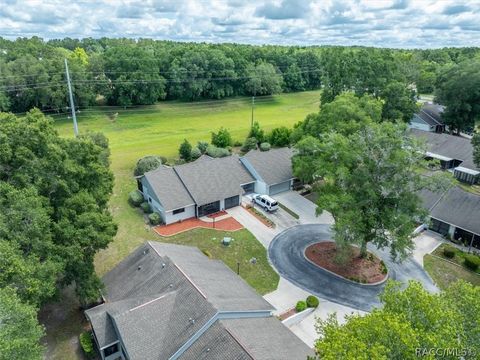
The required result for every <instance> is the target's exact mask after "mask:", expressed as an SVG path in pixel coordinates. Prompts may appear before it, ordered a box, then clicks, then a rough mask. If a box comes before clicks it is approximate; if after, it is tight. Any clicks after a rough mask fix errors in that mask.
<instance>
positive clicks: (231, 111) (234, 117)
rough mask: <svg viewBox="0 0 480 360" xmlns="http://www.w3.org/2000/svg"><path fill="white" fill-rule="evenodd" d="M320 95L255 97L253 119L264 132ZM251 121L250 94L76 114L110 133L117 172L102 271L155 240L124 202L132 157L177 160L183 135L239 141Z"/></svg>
mask: <svg viewBox="0 0 480 360" xmlns="http://www.w3.org/2000/svg"><path fill="white" fill-rule="evenodd" d="M319 98H320V92H319V91H311V92H302V93H293V94H282V95H275V96H265V97H258V98H257V99H256V104H255V120H257V121H259V122H260V124H261V126H262V128H264V129H265V130H266V131H268V130H270V129H272V128H274V127H278V126H282V125H283V126H287V127H292V126H293V125H294V124H295V123H297V122H298V121H301V120H303V119H304V118H305V116H306V115H307V114H309V113H312V112H317V111H318V109H319ZM55 120H56V124H57V129H58V131H59V133H60V134H61V135H62V136H66V137H70V136H73V130H72V121H71V119H67V118H58V117H57V118H56V119H55ZM250 121H251V98H248V97H241V98H233V99H228V100H217V101H212V100H208V101H201V102H195V103H188V102H178V101H167V102H162V103H159V104H158V105H154V106H145V107H140V108H135V109H126V110H123V109H121V108H110V107H104V108H102V107H99V108H95V109H87V110H84V111H81V112H80V114H79V116H78V126H79V130H80V133H84V132H86V131H89V130H92V131H100V132H103V133H104V134H105V135H106V136H107V137H108V139H109V141H110V148H111V153H112V154H111V160H112V164H111V167H112V170H113V172H114V174H115V188H114V194H113V196H112V199H111V210H112V213H113V215H114V218H115V221H116V222H117V224H118V233H117V236H116V237H115V240H114V242H113V243H111V244H110V246H109V248H108V249H106V250H104V251H101V252H100V253H99V254H98V256H97V258H96V269H97V272H98V273H99V274H100V275H103V274H104V273H105V272H106V271H108V270H109V269H111V268H112V267H113V266H114V265H115V264H116V263H118V262H119V261H120V260H121V259H122V258H123V257H124V256H125V255H127V254H128V253H129V252H130V251H131V250H132V249H134V248H135V247H136V246H138V245H139V244H140V243H142V242H143V241H145V240H159V237H158V236H157V235H156V234H154V233H152V232H151V231H150V230H149V227H148V226H146V225H145V223H144V219H143V217H142V216H140V214H139V212H138V211H137V210H136V209H133V208H131V207H130V206H129V205H128V203H127V197H128V193H129V192H130V191H131V190H133V189H135V187H136V184H135V181H134V179H133V177H132V173H133V168H134V166H135V163H136V161H137V160H138V159H139V158H140V157H142V156H145V155H152V154H155V155H162V156H165V157H167V158H175V157H177V156H178V155H177V152H178V147H179V146H180V143H181V142H182V141H183V139H187V140H189V141H190V142H191V143H192V144H195V143H196V142H197V141H198V140H207V141H210V134H211V132H212V131H217V130H218V129H219V128H220V127H221V126H223V127H225V128H227V129H228V130H229V131H230V132H231V134H232V137H233V140H234V141H243V140H244V139H245V137H246V135H247V133H248V131H249V128H250Z"/></svg>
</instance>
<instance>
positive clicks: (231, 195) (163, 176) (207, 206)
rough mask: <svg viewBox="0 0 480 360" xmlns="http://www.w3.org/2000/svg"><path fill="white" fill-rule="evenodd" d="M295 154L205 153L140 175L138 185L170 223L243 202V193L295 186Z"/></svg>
mask: <svg viewBox="0 0 480 360" xmlns="http://www.w3.org/2000/svg"><path fill="white" fill-rule="evenodd" d="M292 155H293V151H292V149H289V148H279V149H272V150H270V151H265V152H263V151H258V150H252V151H250V152H248V153H247V154H246V155H245V156H243V157H239V156H238V155H231V156H227V157H223V158H212V157H210V156H207V155H202V156H201V157H200V158H198V159H197V160H195V161H193V162H190V163H187V164H182V165H177V166H173V167H169V166H160V167H159V168H158V169H155V170H152V171H149V172H146V173H145V174H144V175H143V176H141V177H140V178H138V179H137V181H138V189H139V190H140V191H141V192H142V194H143V196H144V198H145V200H146V201H148V202H149V203H150V205H151V206H152V208H153V210H154V211H156V212H158V213H159V214H160V216H161V217H162V220H163V222H164V223H165V224H171V223H174V222H177V221H181V220H185V219H188V218H192V217H201V216H205V215H208V214H211V213H215V212H218V211H220V210H226V209H229V208H231V207H234V206H238V205H240V204H241V200H242V195H243V194H244V193H250V192H253V191H255V192H256V193H259V194H268V195H274V194H277V193H279V192H282V191H287V190H289V189H291V187H292V184H293V174H292V160H291V158H292Z"/></svg>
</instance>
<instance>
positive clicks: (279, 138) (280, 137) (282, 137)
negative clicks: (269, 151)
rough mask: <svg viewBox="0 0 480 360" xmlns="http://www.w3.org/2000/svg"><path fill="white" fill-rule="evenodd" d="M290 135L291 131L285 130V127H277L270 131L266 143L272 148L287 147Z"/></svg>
mask: <svg viewBox="0 0 480 360" xmlns="http://www.w3.org/2000/svg"><path fill="white" fill-rule="evenodd" d="M291 135H292V130H290V129H288V128H286V127H285V126H282V127H278V128H275V129H273V130H272V132H271V133H270V135H269V136H268V141H269V142H270V144H272V145H273V146H288V145H289V144H290V136H291Z"/></svg>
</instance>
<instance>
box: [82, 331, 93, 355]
mask: <svg viewBox="0 0 480 360" xmlns="http://www.w3.org/2000/svg"><path fill="white" fill-rule="evenodd" d="M80 346H81V347H82V350H83V352H84V353H85V355H86V356H87V358H89V359H93V358H94V357H95V350H94V349H93V340H92V335H91V334H90V332H88V331H85V332H82V333H81V334H80Z"/></svg>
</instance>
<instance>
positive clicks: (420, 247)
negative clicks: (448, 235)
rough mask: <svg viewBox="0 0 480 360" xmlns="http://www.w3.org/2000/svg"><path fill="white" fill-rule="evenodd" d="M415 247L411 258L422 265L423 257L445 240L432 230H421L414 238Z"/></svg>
mask: <svg viewBox="0 0 480 360" xmlns="http://www.w3.org/2000/svg"><path fill="white" fill-rule="evenodd" d="M413 241H414V243H415V249H414V250H413V254H412V255H413V259H414V260H415V261H416V262H418V263H419V264H420V265H422V267H423V257H424V256H425V255H426V254H430V253H431V252H433V251H434V250H435V249H436V248H437V247H439V246H440V245H441V244H442V243H444V242H445V240H443V238H442V236H441V235H440V234H437V233H434V232H432V231H428V230H426V231H423V232H422V233H420V234H419V235H418V236H417V237H416V238H415V239H414V240H413Z"/></svg>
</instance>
